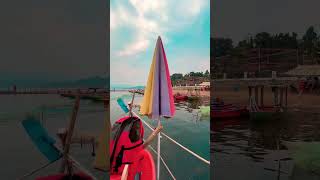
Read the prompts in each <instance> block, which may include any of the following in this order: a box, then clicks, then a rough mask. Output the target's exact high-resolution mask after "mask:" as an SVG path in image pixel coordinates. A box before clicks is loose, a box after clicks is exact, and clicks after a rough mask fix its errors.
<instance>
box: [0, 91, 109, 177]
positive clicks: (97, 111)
mask: <svg viewBox="0 0 320 180" xmlns="http://www.w3.org/2000/svg"><path fill="white" fill-rule="evenodd" d="M73 102H74V101H73V100H71V99H68V98H61V97H60V96H57V95H35V96H33V95H16V96H14V95H8V96H3V95H2V96H0V141H1V148H0V159H1V162H2V166H1V168H0V175H1V179H3V180H12V179H17V178H19V177H21V176H23V175H25V174H27V173H28V172H30V171H32V170H33V169H36V168H38V167H40V166H42V165H44V164H46V163H48V161H47V160H46V159H45V158H44V157H43V156H42V154H41V153H40V152H39V151H38V150H37V148H36V147H35V146H34V144H33V143H32V141H31V140H30V139H29V136H28V135H27V134H26V132H25V131H24V128H23V127H22V125H21V121H22V120H23V119H24V118H25V116H26V114H30V113H32V114H34V115H36V116H38V117H39V118H41V116H42V115H41V114H42V113H40V112H42V111H43V125H44V126H45V127H46V128H47V129H48V131H49V133H50V134H51V135H52V136H53V137H56V135H55V134H56V133H57V130H58V129H59V128H61V127H66V126H67V125H68V121H69V119H70V116H71V110H72V106H73ZM105 118H106V116H105V112H104V109H103V104H98V103H93V102H91V101H85V100H82V101H81V104H80V108H79V113H78V119H77V122H76V129H77V130H82V131H85V132H93V133H94V134H99V133H100V131H101V126H102V125H103V121H104V120H105ZM71 152H72V155H73V156H74V157H75V159H76V160H78V161H79V162H80V163H81V164H82V165H83V166H84V167H86V168H87V169H88V170H90V171H91V172H92V173H93V174H94V175H95V176H97V177H98V178H99V179H106V178H107V174H106V173H101V172H98V171H96V170H94V169H93V168H92V164H93V161H94V157H92V156H91V152H92V148H91V146H83V147H82V148H81V147H80V145H72V147H71ZM60 163H61V162H59V161H58V162H56V163H54V164H52V165H50V166H49V167H47V168H45V169H43V170H41V171H39V172H38V173H35V174H34V175H32V176H30V177H29V178H27V179H30V180H31V179H34V178H35V177H37V176H40V175H46V174H55V173H57V172H58V171H59V167H60V165H61V164H60Z"/></svg>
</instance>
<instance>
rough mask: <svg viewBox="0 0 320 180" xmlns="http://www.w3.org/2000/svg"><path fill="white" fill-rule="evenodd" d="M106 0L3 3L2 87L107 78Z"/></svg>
mask: <svg viewBox="0 0 320 180" xmlns="http://www.w3.org/2000/svg"><path fill="white" fill-rule="evenodd" d="M107 16H108V11H107V1H88V0H67V1H66V0H54V1H43V0H31V1H25V0H2V1H1V2H0V21H1V22H2V23H3V24H2V25H1V28H0V39H1V41H0V82H1V80H4V79H7V80H8V79H20V80H21V79H33V80H34V79H37V80H52V81H60V80H73V79H81V78H87V77H91V76H97V75H98V76H107V70H108V69H107V64H108V60H109V59H108V57H109V55H108V50H109V48H108V46H107V45H108V43H107V42H109V39H108V36H109V33H107V32H108V28H107V27H108V26H107V24H108V21H107V19H108V18H107Z"/></svg>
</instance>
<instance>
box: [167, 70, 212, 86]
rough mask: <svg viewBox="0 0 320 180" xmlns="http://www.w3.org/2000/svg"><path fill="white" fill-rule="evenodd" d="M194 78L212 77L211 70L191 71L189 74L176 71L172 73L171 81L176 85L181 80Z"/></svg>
mask: <svg viewBox="0 0 320 180" xmlns="http://www.w3.org/2000/svg"><path fill="white" fill-rule="evenodd" d="M192 78H204V79H208V81H209V79H210V72H209V71H208V70H206V71H205V72H190V73H187V74H182V73H174V74H172V75H171V82H172V84H173V85H176V83H177V82H179V81H185V80H188V79H192Z"/></svg>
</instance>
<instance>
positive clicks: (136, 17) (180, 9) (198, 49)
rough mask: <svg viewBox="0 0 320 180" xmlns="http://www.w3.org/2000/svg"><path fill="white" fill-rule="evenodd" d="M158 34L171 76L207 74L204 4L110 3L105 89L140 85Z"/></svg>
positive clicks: (184, 0)
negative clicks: (204, 72) (109, 85)
mask: <svg viewBox="0 0 320 180" xmlns="http://www.w3.org/2000/svg"><path fill="white" fill-rule="evenodd" d="M159 35H160V36H161V38H162V41H163V44H164V48H165V52H166V55H167V59H168V63H169V69H170V73H171V74H173V73H188V72H191V71H205V70H209V69H210V1H209V0H175V1H172V0H161V1H154V0H111V8H110V45H111V46H110V76H111V77H110V81H111V86H114V85H119V84H126V85H144V84H145V82H146V80H147V77H148V73H149V68H150V64H151V61H152V56H153V51H154V48H155V44H156V40H157V37H158V36H159Z"/></svg>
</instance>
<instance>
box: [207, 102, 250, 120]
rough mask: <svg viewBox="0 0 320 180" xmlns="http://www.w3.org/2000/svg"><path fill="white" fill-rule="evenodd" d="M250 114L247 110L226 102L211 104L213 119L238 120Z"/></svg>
mask: <svg viewBox="0 0 320 180" xmlns="http://www.w3.org/2000/svg"><path fill="white" fill-rule="evenodd" d="M247 114H248V110H247V108H245V107H243V108H240V107H238V106H235V105H233V104H224V102H213V103H211V117H212V119H237V118H240V117H244V116H246V115H247Z"/></svg>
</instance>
